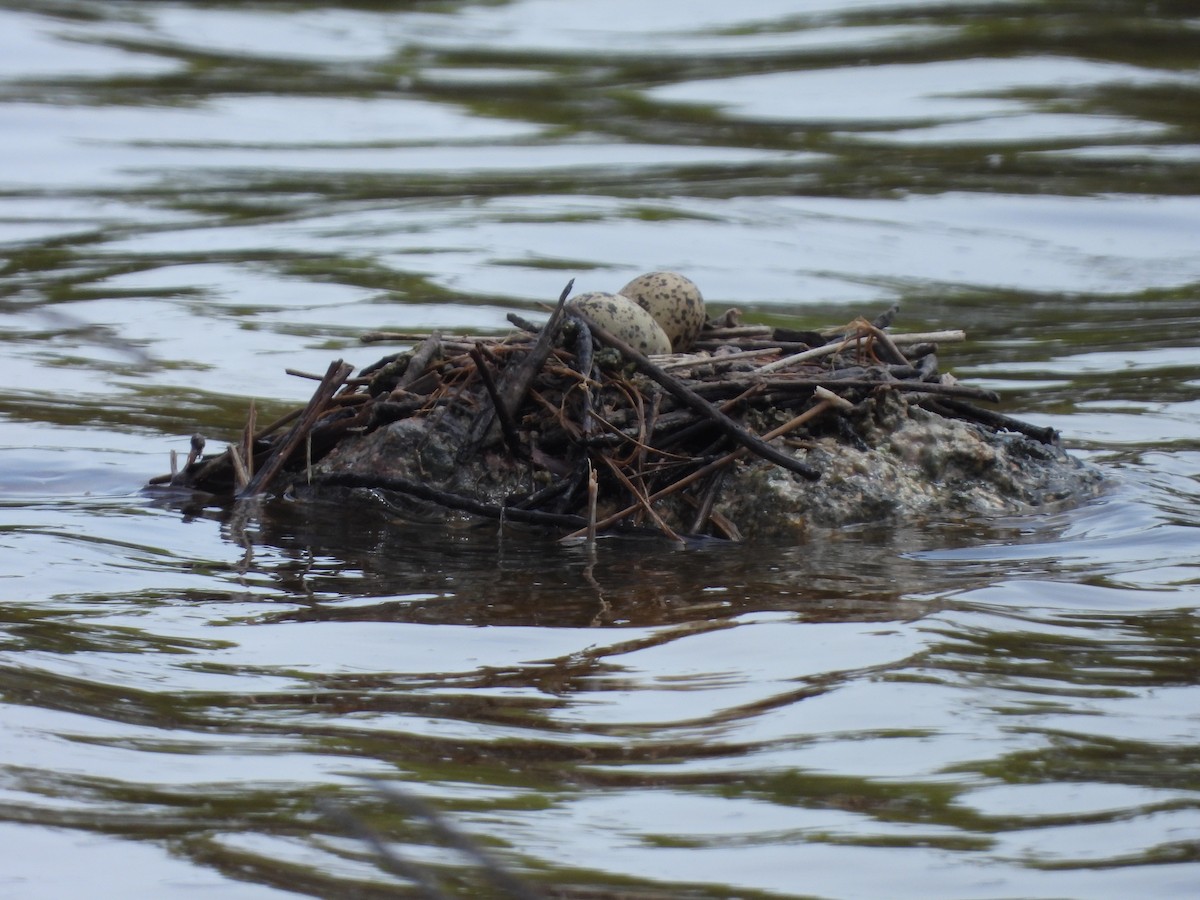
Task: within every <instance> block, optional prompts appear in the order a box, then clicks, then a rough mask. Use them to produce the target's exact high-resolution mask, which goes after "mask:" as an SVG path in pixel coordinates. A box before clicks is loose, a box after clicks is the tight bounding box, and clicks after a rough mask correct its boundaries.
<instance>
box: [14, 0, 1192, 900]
mask: <svg viewBox="0 0 1200 900" xmlns="http://www.w3.org/2000/svg"><path fill="white" fill-rule="evenodd" d="M1198 66H1200V19H1197V18H1196V13H1195V10H1194V9H1193V8H1192V5H1191V4H1188V3H1182V2H1178V3H1171V2H1160V3H1157V4H1155V5H1154V7H1153V9H1152V11H1147V8H1146V5H1145V4H1143V3H1135V2H1132V0H1130V2H1114V3H1109V4H1106V5H1104V7H1103V9H1100V10H1097V9H1093V8H1089V9H1087V10H1083V9H1081V8H1080V7H1079V6H1078V5H1077V4H1074V3H1068V2H1039V3H1022V2H982V3H967V2H948V3H947V2H938V3H932V2H915V0H914V2H908V3H896V2H894V0H893V2H875V0H829V2H814V3H808V4H800V5H797V4H795V3H784V2H774V0H752V2H749V3H742V4H732V5H731V4H728V3H712V2H689V3H683V2H662V3H655V4H648V3H642V2H639V3H630V2H624V0H606V2H590V0H583V2H578V0H572V2H567V0H524V2H522V0H514V2H498V3H497V2H492V3H482V2H480V3H470V2H438V3H433V2H431V3H410V4H386V3H367V2H361V3H346V4H340V5H335V4H322V3H290V4H273V3H266V2H263V3H237V4H232V3H229V4H227V3H205V2H178V3H161V4H147V3H123V2H100V0H95V2H83V0H54V2H49V3H36V4H33V3H23V2H19V0H8V2H0V297H2V298H3V300H2V303H3V305H2V306H0V342H2V345H3V352H2V353H0V722H3V725H0V730H2V731H3V740H2V741H0V834H2V835H3V840H2V841H0V847H2V848H3V849H2V850H0V893H3V894H4V895H5V896H13V897H23V898H24V897H31V898H57V897H61V896H64V895H69V894H79V893H80V892H85V893H95V892H96V890H97V885H102V886H103V893H105V894H107V895H111V896H121V897H129V898H136V897H147V898H151V897H153V898H159V897H163V896H183V895H188V896H193V895H195V896H207V895H212V896H220V897H222V898H227V897H238V898H241V897H245V898H256V900H257V898H265V897H285V896H306V895H307V896H337V897H369V898H373V897H391V896H409V895H416V894H415V893H414V892H415V891H416V890H417V888H416V886H415V885H416V883H415V882H414V881H413V880H412V878H411V877H403V876H400V875H397V874H395V873H394V872H392V871H389V868H388V865H387V862H386V860H385V859H383V858H382V857H381V855H380V851H379V850H378V848H373V847H372V845H371V844H370V843H369V841H367V840H364V834H366V835H370V836H371V837H374V838H375V839H377V840H379V841H382V842H383V846H384V847H385V848H386V849H387V850H388V851H389V852H390V853H392V854H393V855H394V856H395V857H397V858H400V859H402V860H403V861H405V862H407V863H408V864H409V865H411V866H416V867H417V868H418V869H419V870H420V872H421V873H424V874H425V875H426V876H428V877H436V878H437V879H439V880H440V884H441V886H440V889H439V890H440V891H441V892H442V894H443V895H446V896H488V895H494V896H503V893H502V892H501V890H500V888H499V887H497V886H496V885H495V884H494V883H490V882H488V880H487V875H486V873H485V872H484V871H483V870H482V869H481V868H480V867H479V866H478V865H477V864H475V862H474V861H472V860H471V859H470V858H468V857H465V856H463V855H462V854H461V853H458V852H456V851H454V850H453V849H451V848H450V847H449V845H448V844H447V843H446V841H445V840H444V839H443V838H442V837H440V836H439V835H438V834H437V833H436V832H435V831H434V830H432V829H431V828H430V827H429V822H428V821H427V820H426V819H423V818H422V816H421V815H420V814H419V813H414V811H413V810H412V809H411V808H409V807H406V806H405V805H404V803H403V802H397V801H395V800H394V799H392V798H390V797H389V795H388V793H387V790H388V789H395V790H401V791H403V792H404V793H403V796H405V797H417V798H421V799H422V800H423V801H424V802H425V803H427V804H428V805H429V806H430V808H432V809H434V810H437V811H438V812H439V813H440V814H441V815H442V816H444V817H445V820H446V821H447V822H449V823H450V824H451V825H452V827H454V828H455V829H458V830H459V831H460V832H461V833H463V834H466V835H468V836H470V837H471V838H473V839H474V840H475V841H477V842H479V843H480V844H481V845H483V846H486V847H487V848H489V849H490V851H491V852H492V853H493V854H494V855H495V856H496V857H497V858H498V859H499V860H501V862H502V863H503V865H504V866H505V867H506V869H507V870H508V871H510V872H511V873H514V874H515V875H516V876H518V877H520V878H521V879H523V880H524V881H525V882H526V883H527V884H528V885H530V886H532V888H534V889H536V890H539V891H544V892H546V893H548V894H550V895H552V896H566V897H571V896H580V897H582V896H588V897H595V896H614V897H616V896H628V897H687V896H694V897H728V896H741V897H766V896H796V897H799V896H819V897H864V896H880V897H883V896H886V897H891V898H902V897H914V898H917V897H920V898H925V897H929V896H954V897H1012V896H1023V897H1067V896H1088V897H1127V896H1152V895H1153V896H1187V895H1191V894H1194V893H1195V891H1196V888H1197V886H1198V885H1200V851H1198V848H1200V753H1198V751H1197V749H1196V747H1197V746H1200V716H1198V714H1197V709H1200V686H1198V684H1197V675H1196V672H1197V671H1198V665H1197V664H1198V662H1200V659H1198V655H1200V639H1198V634H1197V632H1198V629H1200V617H1198V616H1197V606H1198V605H1200V551H1198V550H1197V549H1196V548H1197V546H1200V542H1198V540H1197V531H1196V529H1197V526H1198V525H1200V426H1198V425H1197V422H1198V421H1200V419H1198V417H1197V411H1198V410H1200V346H1198V345H1200V339H1198V338H1197V335H1198V334H1200V255H1198V254H1197V253H1196V248H1197V246H1198V244H1197V236H1198V235H1200V226H1198V225H1197V223H1198V222H1200V199H1198V195H1200V120H1197V117H1196V113H1195V111H1196V109H1198V108H1200V67H1198ZM655 268H670V269H676V270H679V271H683V272H685V273H687V274H688V275H689V276H691V277H692V278H693V279H694V280H696V281H697V282H698V283H699V284H700V285H701V287H702V288H703V290H704V292H705V295H706V297H707V298H708V300H709V301H710V307H711V308H712V309H713V310H714V311H719V310H721V309H723V308H726V307H730V306H737V307H739V308H741V309H742V310H743V311H744V313H745V316H746V318H747V319H750V320H753V321H763V322H770V323H775V324H782V325H788V326H791V327H811V326H818V325H819V326H823V325H827V324H830V323H835V322H839V321H844V320H847V319H850V318H852V317H854V316H856V315H858V314H860V313H868V314H875V313H877V312H879V311H882V310H883V309H885V308H887V307H888V306H889V305H891V304H892V303H896V302H898V303H900V305H901V307H902V314H901V318H900V320H899V321H898V323H897V324H898V325H899V326H900V327H903V328H905V329H919V328H926V327H929V328H946V327H955V328H958V327H961V328H965V329H966V330H967V332H968V334H969V336H970V341H969V342H968V343H967V344H966V345H962V346H957V347H954V348H953V349H950V348H947V349H946V351H945V352H944V354H943V363H944V365H945V366H946V367H948V368H951V369H953V370H954V371H955V372H956V373H957V374H958V375H959V376H960V377H963V378H965V379H969V380H970V381H971V382H972V383H975V384H980V385H983V386H987V387H991V388H993V389H995V390H997V391H999V392H1000V394H1001V395H1002V397H1003V401H1002V404H1001V406H1002V408H1003V409H1004V410H1005V411H1008V412H1012V413H1015V414H1017V415H1020V416H1022V417H1023V418H1026V419H1028V420H1030V421H1033V422H1035V423H1037V424H1048V425H1053V426H1054V427H1056V428H1059V429H1061V430H1062V432H1063V434H1064V436H1065V439H1066V441H1067V443H1068V444H1069V445H1070V446H1071V447H1072V448H1073V450H1074V452H1076V453H1077V454H1079V455H1081V456H1084V457H1086V458H1088V459H1089V460H1090V461H1092V462H1094V463H1095V464H1097V465H1099V466H1101V467H1103V468H1104V469H1105V471H1106V473H1107V474H1108V475H1109V476H1110V481H1111V489H1110V490H1109V491H1108V492H1107V493H1106V494H1105V495H1104V496H1103V497H1101V498H1100V499H1098V500H1097V501H1096V502H1093V503H1091V504H1088V505H1086V506H1084V507H1083V508H1080V509H1075V510H1069V511H1054V512H1051V513H1047V514H1043V515H1030V516H1018V517H1010V518H1006V519H1001V520H971V521H914V522H911V523H907V524H906V525H905V526H904V527H901V528H892V529H879V528H872V527H865V526H864V527H861V528H855V529H847V530H845V531H843V532H839V533H837V534H832V535H828V536H824V537H822V538H820V539H816V540H811V541H807V542H804V543H801V544H799V545H780V544H768V545H757V546H737V545H722V544H717V543H713V544H710V545H706V546H703V547H698V548H692V549H689V550H687V551H682V552H681V551H678V550H674V549H672V548H669V547H665V546H662V545H660V544H658V543H655V542H645V541H629V540H610V541H603V542H601V543H600V545H599V547H598V548H597V549H596V552H595V553H594V554H589V553H588V552H587V551H586V550H584V549H583V548H579V547H565V546H561V545H559V544H557V543H556V541H555V540H554V537H555V536H554V535H548V534H542V533H535V532H527V531H522V530H519V529H512V528H509V529H506V530H505V531H504V532H503V533H498V532H497V531H496V530H495V529H494V528H491V527H488V526H479V525H476V524H473V523H450V524H431V523H429V522H426V521H422V520H421V519H420V517H418V516H415V515H413V514H411V513H406V512H404V511H398V510H395V509H393V508H390V507H388V506H385V505H383V504H380V505H378V506H370V505H368V506H364V507H363V508H355V509H352V510H346V509H343V508H340V507H336V506H334V505H328V506H322V505H314V506H306V507H299V506H297V505H295V504H289V503H286V502H272V503H263V504H254V505H244V506H240V507H237V508H233V509H228V508H219V507H205V506H204V505H203V503H200V502H197V501H196V500H195V499H194V498H187V497H152V496H148V495H147V494H145V493H144V492H142V491H141V490H140V488H141V486H142V485H143V484H144V483H145V481H146V480H147V479H148V478H150V477H151V476H154V475H157V474H160V473H161V472H163V471H165V470H166V468H167V457H168V453H169V451H170V450H172V449H175V450H177V451H179V452H180V453H185V452H186V450H187V446H188V437H189V436H190V435H191V434H192V433H193V432H197V431H199V432H202V433H204V434H205V435H207V436H208V437H209V440H210V442H212V444H211V445H216V446H219V444H220V442H222V441H226V440H230V439H232V438H233V437H234V435H235V434H236V433H237V432H238V430H239V429H240V428H241V425H242V422H243V420H244V416H245V414H246V408H247V406H248V404H249V401H250V400H251V399H253V400H254V401H255V403H256V405H257V407H258V411H259V416H260V421H263V420H265V418H266V417H269V416H271V415H273V414H275V413H282V412H284V411H286V410H288V409H290V408H291V407H293V406H294V405H296V404H298V403H300V402H303V401H304V400H305V399H307V396H308V394H309V393H310V391H311V389H312V384H311V382H308V381H305V380H303V379H299V378H295V377H292V376H289V375H287V374H286V373H285V371H284V370H285V369H286V368H289V367H290V368H293V369H298V370H306V371H316V372H320V371H324V369H325V367H326V365H327V364H328V363H329V362H330V361H331V360H332V359H335V358H338V357H342V358H346V359H347V360H348V361H350V362H352V363H354V364H355V365H360V366H361V365H366V364H369V363H371V362H373V361H374V360H375V359H376V358H377V357H378V356H379V355H381V353H382V352H384V351H381V350H380V349H379V348H370V347H364V346H362V345H361V344H360V343H359V341H358V336H359V334H360V333H362V332H363V331H366V330H374V329H378V328H398V329H403V330H406V331H418V330H422V329H431V328H441V329H446V330H461V331H470V332H473V333H479V332H485V333H487V332H495V331H501V330H503V329H505V328H506V327H507V322H506V320H505V315H506V314H507V313H508V312H511V311H520V312H523V313H529V314H532V313H536V312H537V311H538V310H540V309H542V308H543V306H544V304H545V303H546V302H548V301H551V300H553V299H554V298H556V297H557V295H558V293H559V291H560V290H561V288H562V286H563V284H564V283H565V282H566V281H567V280H568V279H569V278H575V279H576V285H577V289H578V290H603V289H608V290H611V289H612V288H614V287H616V286H619V285H621V284H623V283H625V281H627V280H628V279H629V278H630V277H632V276H634V275H636V274H638V273H640V272H643V271H647V270H651V269H655ZM389 349H391V348H389ZM64 859H69V860H70V861H71V865H64V864H63V860H64ZM489 892H490V894H489Z"/></svg>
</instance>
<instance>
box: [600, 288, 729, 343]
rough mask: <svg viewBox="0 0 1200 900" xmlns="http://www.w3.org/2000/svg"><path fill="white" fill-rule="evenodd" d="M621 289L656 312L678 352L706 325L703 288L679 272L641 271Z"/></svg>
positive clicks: (646, 307) (649, 310)
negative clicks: (643, 273)
mask: <svg viewBox="0 0 1200 900" xmlns="http://www.w3.org/2000/svg"><path fill="white" fill-rule="evenodd" d="M618 293H620V294H623V295H624V296H626V297H628V298H629V299H630V300H633V301H634V302H635V303H637V305H638V306H640V307H641V308H642V309H644V310H646V311H647V312H649V313H650V315H652V316H654V321H655V322H657V323H658V324H659V327H661V328H662V330H663V331H664V332H666V335H667V339H668V340H670V342H671V347H672V349H674V350H675V352H677V353H678V352H681V351H683V350H687V349H689V348H690V347H691V346H692V342H693V341H695V340H696V335H698V334H699V333H700V329H701V328H703V327H704V322H705V319H706V318H707V313H706V312H705V310H704V298H703V297H702V296H700V288H698V287H696V285H695V283H694V282H693V281H692V280H691V279H690V278H685V277H683V276H682V275H680V274H678V273H676V272H648V273H646V274H645V275H639V276H638V277H637V278H635V279H633V281H631V282H629V284H627V285H625V287H623V288H621V290H620V291H618Z"/></svg>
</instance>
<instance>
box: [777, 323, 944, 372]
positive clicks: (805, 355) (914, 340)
mask: <svg viewBox="0 0 1200 900" xmlns="http://www.w3.org/2000/svg"><path fill="white" fill-rule="evenodd" d="M890 337H891V339H892V343H893V344H895V345H896V346H897V347H903V346H907V345H909V344H920V343H924V342H926V341H933V342H935V343H937V342H952V341H965V340H966V339H967V335H966V332H963V331H927V332H923V333H921V334H893V335H890ZM862 340H864V338H863V336H862V335H850V336H848V337H847V338H846V340H845V341H841V342H838V341H834V342H833V343H832V344H825V345H824V346H823V347H814V348H813V349H812V350H805V351H804V352H802V353H796V354H793V355H792V356H785V357H783V359H777V360H775V361H774V362H769V363H767V364H766V365H765V366H759V367H758V369H757V372H758V374H759V375H766V374H767V373H769V372H777V371H779V370H780V369H787V368H790V367H791V366H795V365H799V364H800V363H802V362H808V361H809V360H813V359H820V358H821V357H823V356H830V355H832V354H834V353H840V352H842V351H843V350H847V349H851V348H852V346H858V344H859V343H860V342H861V341H862Z"/></svg>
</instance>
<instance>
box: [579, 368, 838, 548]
mask: <svg viewBox="0 0 1200 900" xmlns="http://www.w3.org/2000/svg"><path fill="white" fill-rule="evenodd" d="M818 391H819V392H820V393H819V394H818V396H819V397H820V402H818V403H817V405H816V406H814V407H813V408H812V409H809V410H806V411H805V412H803V413H801V414H800V415H798V416H796V417H795V418H794V419H792V420H791V421H789V422H785V423H784V424H782V425H780V426H779V427H778V428H775V429H773V430H771V431H769V432H767V433H766V434H765V435H763V440H767V441H770V440H774V439H775V438H777V437H782V436H783V435H785V434H787V433H788V432H789V431H793V430H795V429H797V428H799V427H800V426H801V425H803V424H805V423H806V422H809V421H811V420H812V419H815V418H816V417H817V416H819V415H821V414H823V413H824V412H825V411H826V410H828V409H830V408H833V407H837V408H839V409H846V408H849V407H850V406H851V404H850V402H849V401H847V400H844V399H843V398H841V397H839V396H838V395H837V394H835V393H833V391H827V390H825V389H824V388H818ZM748 452H749V450H748V449H747V448H746V447H738V448H737V449H736V450H733V451H732V452H730V453H726V454H725V455H724V456H722V457H720V458H718V459H714V460H713V461H712V462H710V463H708V464H707V465H703V466H701V467H700V468H699V469H697V470H696V471H694V472H691V473H690V474H688V475H685V476H684V477H683V478H680V479H679V480H678V481H676V482H674V483H672V484H669V485H667V486H666V487H665V488H663V489H662V490H659V491H655V492H654V493H653V494H651V495H650V496H649V497H647V498H646V502H647V503H653V502H654V501H655V500H660V499H662V498H663V497H666V496H667V495H669V494H674V493H675V492H677V491H679V490H682V489H683V488H685V487H687V486H688V485H689V484H693V483H695V482H697V481H699V480H700V479H701V478H703V477H704V476H705V475H708V474H711V473H712V472H716V471H717V470H718V469H721V468H722V467H724V466H727V465H729V464H730V463H732V462H734V461H735V460H737V459H740V458H741V457H743V456H745V455H746V454H747V453H748ZM639 508H641V505H640V504H637V503H635V504H634V505H633V506H627V507H625V509H623V510H621V511H620V512H615V513H613V514H612V515H611V516H606V517H605V518H603V519H601V520H600V521H599V522H597V523H596V527H597V528H607V527H608V526H610V525H613V524H615V523H617V522H619V521H621V519H623V518H625V517H626V516H627V515H629V514H630V513H633V512H636V511H637V510H638V509H639ZM579 534H580V532H578V531H574V532H572V533H571V534H568V535H567V536H566V537H563V538H560V540H563V541H568V540H571V539H572V538H577V537H579Z"/></svg>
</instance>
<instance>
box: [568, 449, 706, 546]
mask: <svg viewBox="0 0 1200 900" xmlns="http://www.w3.org/2000/svg"><path fill="white" fill-rule="evenodd" d="M600 458H601V459H603V460H604V462H605V463H607V464H608V467H609V468H610V469H611V470H612V473H613V474H614V475H616V476H617V479H618V480H619V481H620V482H621V484H623V485H624V486H625V490H627V491H629V493H630V494H632V495H633V499H634V500H636V501H637V503H638V504H639V505H640V506H641V507H642V509H644V510H645V511H646V515H648V516H649V517H650V518H651V519H653V520H654V524H655V525H657V526H658V530H659V531H661V532H662V533H663V534H665V535H666V536H667V538H668V540H672V541H674V542H675V543H677V544H682V543H683V541H682V540H680V538H679V535H677V534H676V533H675V532H674V531H672V530H671V526H669V525H668V524H667V523H666V522H664V521H663V518H662V516H660V515H659V514H658V513H657V512H655V510H654V507H653V506H651V505H650V502H649V501H648V500H647V499H646V495H645V494H644V493H642V492H641V491H640V490H638V488H637V485H635V484H634V483H633V482H632V481H630V480H629V476H628V475H626V474H625V473H624V472H622V471H621V467H620V466H618V465H617V464H616V463H615V462H613V461H612V460H611V459H609V458H608V457H607V456H605V455H604V454H601V455H600ZM589 501H590V498H589ZM591 513H592V511H591V509H589V510H588V522H589V526H590V524H591V523H592V515H591Z"/></svg>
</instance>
